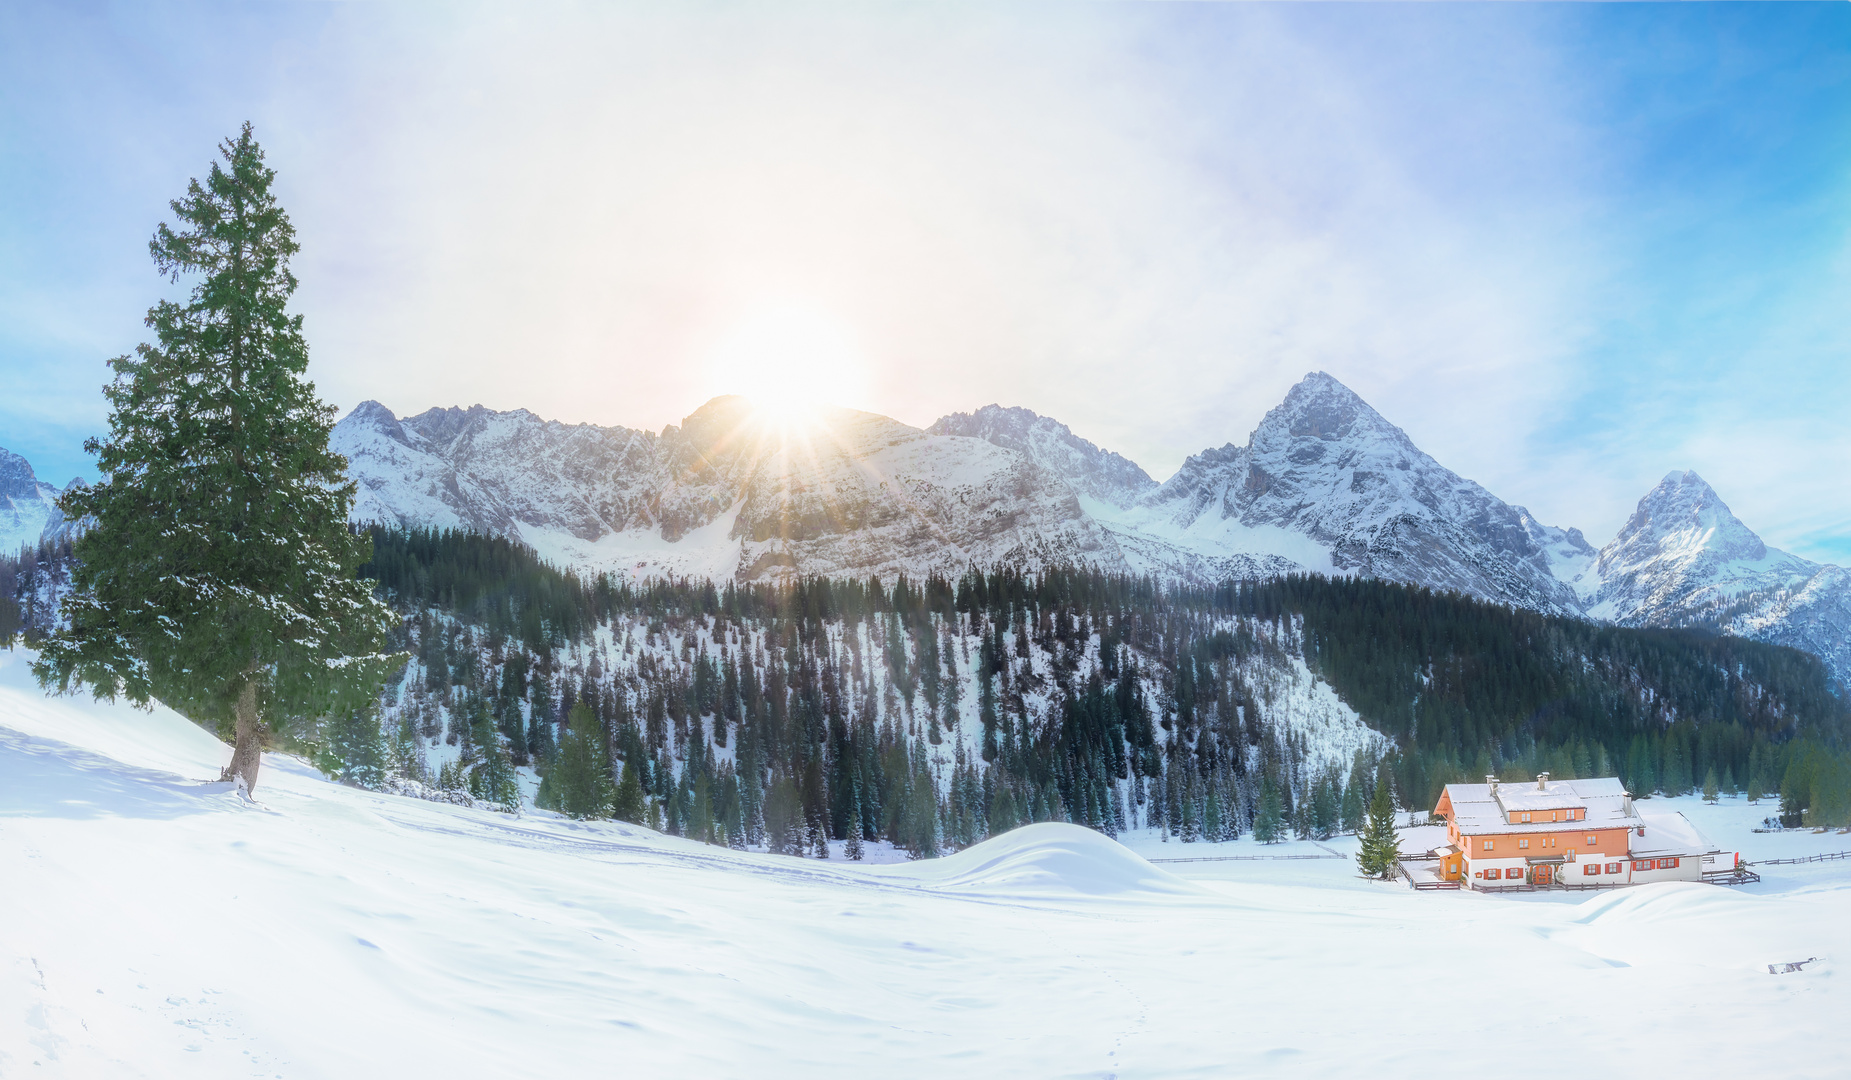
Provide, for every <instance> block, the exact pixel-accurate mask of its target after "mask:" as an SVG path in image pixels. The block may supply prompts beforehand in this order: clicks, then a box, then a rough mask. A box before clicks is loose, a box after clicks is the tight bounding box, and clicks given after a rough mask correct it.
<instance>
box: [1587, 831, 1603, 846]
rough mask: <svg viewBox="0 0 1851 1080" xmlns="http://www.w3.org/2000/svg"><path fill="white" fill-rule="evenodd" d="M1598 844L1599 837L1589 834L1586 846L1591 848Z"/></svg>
mask: <svg viewBox="0 0 1851 1080" xmlns="http://www.w3.org/2000/svg"><path fill="white" fill-rule="evenodd" d="M1598 843H1600V837H1598V836H1595V835H1594V834H1593V833H1589V834H1588V837H1587V846H1588V847H1593V846H1594V845H1595V844H1598Z"/></svg>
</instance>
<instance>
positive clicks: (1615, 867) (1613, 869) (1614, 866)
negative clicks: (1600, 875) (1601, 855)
mask: <svg viewBox="0 0 1851 1080" xmlns="http://www.w3.org/2000/svg"><path fill="white" fill-rule="evenodd" d="M1623 869H1625V868H1624V867H1623V866H1621V865H1620V864H1619V863H1616V862H1610V863H1608V864H1607V873H1609V874H1617V873H1619V872H1620V871H1621V870H1623Z"/></svg>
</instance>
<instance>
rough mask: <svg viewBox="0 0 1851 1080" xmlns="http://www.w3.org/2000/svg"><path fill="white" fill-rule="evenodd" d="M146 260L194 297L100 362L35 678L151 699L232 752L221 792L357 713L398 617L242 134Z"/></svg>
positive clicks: (370, 693)
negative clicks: (107, 376) (70, 557)
mask: <svg viewBox="0 0 1851 1080" xmlns="http://www.w3.org/2000/svg"><path fill="white" fill-rule="evenodd" d="M219 152H220V156H221V157H222V158H223V163H222V164H221V163H220V162H214V163H213V164H212V168H211V171H210V172H209V173H208V174H207V177H206V180H205V182H204V183H201V182H200V181H198V180H193V181H191V182H189V183H188V185H187V191H186V194H185V196H183V197H182V198H179V199H176V200H174V201H173V202H172V203H171V204H170V205H171V207H172V209H173V213H174V216H175V219H176V220H175V223H174V224H173V225H168V224H162V225H161V226H159V228H157V229H156V231H155V234H154V239H153V240H152V241H150V243H149V245H148V247H149V251H150V253H151V254H152V255H153V257H154V263H155V266H156V267H157V268H158V269H159V270H160V272H161V273H163V274H165V275H168V276H169V278H170V279H172V280H174V281H178V280H179V278H180V277H181V276H182V275H195V274H197V275H199V278H198V280H197V283H196V284H195V285H194V287H193V290H192V292H191V293H190V294H189V296H188V298H187V300H186V302H184V303H176V302H173V301H167V300H163V301H161V302H159V303H157V304H156V305H155V306H154V307H153V308H152V309H150V310H149V312H148V317H147V325H148V326H149V327H151V328H152V329H153V330H154V338H155V340H154V342H153V343H152V344H143V345H141V346H139V347H138V348H137V350H136V356H135V357H134V358H132V359H131V358H130V357H127V356H121V357H117V358H116V359H114V360H112V361H110V366H111V367H112V368H113V369H114V371H115V378H114V380H113V381H112V382H111V383H110V384H109V385H108V386H107V387H105V388H104V395H105V396H106V397H107V398H108V399H109V404H110V410H111V411H110V418H109V427H110V431H109V436H108V438H106V439H94V438H93V439H90V440H89V441H88V442H86V443H85V449H86V450H87V451H88V452H90V453H93V454H95V455H96V456H97V468H98V471H99V472H100V473H101V479H100V480H99V482H98V483H97V484H96V485H95V486H91V487H86V486H81V485H74V486H73V487H71V488H70V489H69V490H67V491H66V492H65V494H64V495H63V496H61V497H60V499H59V509H60V510H61V511H62V512H63V514H64V515H65V517H66V518H68V519H69V520H71V521H87V522H89V525H88V527H87V528H86V529H85V531H84V532H83V534H82V535H81V536H80V537H79V538H78V539H77V541H76V544H75V548H74V553H75V556H76V565H75V567H74V569H73V571H72V581H71V584H72V591H71V593H70V595H69V596H68V597H66V599H65V601H64V616H65V618H66V620H67V625H66V627H65V628H64V629H62V630H60V631H59V632H58V633H56V634H54V635H52V636H51V638H50V639H49V640H47V641H46V642H45V645H44V648H43V651H42V652H41V654H40V658H39V660H38V661H37V663H35V664H34V665H33V670H34V673H35V674H36V675H37V676H38V679H39V681H40V682H41V683H42V684H44V685H46V686H47V687H51V688H55V689H56V690H58V691H60V692H70V691H72V690H74V689H76V688H78V687H79V686H83V687H88V688H89V689H90V691H91V692H92V693H93V694H96V695H97V696H99V697H106V698H111V699H113V698H115V697H118V696H121V697H126V698H127V699H128V700H129V701H131V702H133V703H134V704H136V705H140V706H144V707H145V706H148V705H149V704H150V703H151V702H152V701H154V700H156V699H158V700H160V701H163V702H165V703H166V704H168V705H170V706H172V707H173V708H175V709H177V710H178V711H180V712H181V713H183V714H185V715H187V716H191V717H193V718H194V719H195V720H199V721H207V722H213V723H216V724H217V725H218V727H219V729H220V731H221V732H226V731H227V730H229V733H230V734H231V736H232V739H233V748H232V755H231V762H230V764H228V765H227V766H226V767H225V772H224V777H223V778H224V779H226V780H229V781H234V782H236V783H237V785H238V786H239V788H240V789H241V790H242V791H244V792H245V793H246V794H247V795H248V794H249V793H250V792H251V791H252V790H253V789H254V788H255V787H256V784H257V770H258V766H259V765H260V764H261V762H262V750H263V746H264V743H265V741H266V739H267V738H268V737H269V736H270V735H271V734H272V733H275V732H279V731H281V730H282V729H285V728H286V727H287V726H288V725H290V724H292V723H296V722H301V721H304V720H309V719H313V718H316V717H323V716H330V715H340V714H343V713H346V712H349V711H351V710H356V709H363V708H365V707H367V706H368V705H369V704H370V703H371V701H372V700H373V699H374V697H375V695H376V694H377V693H378V691H379V688H380V686H381V685H382V684H383V683H384V681H385V676H386V674H387V673H388V671H389V670H390V669H391V668H392V667H394V666H396V662H395V659H396V658H394V657H392V656H389V655H386V654H384V653H383V652H382V651H381V650H382V648H383V644H384V641H385V634H386V632H387V630H388V629H389V628H390V626H391V625H392V619H391V613H390V611H389V610H388V609H387V608H386V607H385V605H384V604H383V603H381V602H380V601H379V600H377V599H376V598H375V597H374V596H373V590H372V583H371V582H366V581H361V580H358V579H357V578H355V576H354V571H355V570H356V569H357V568H358V567H360V566H361V565H362V564H364V563H365V562H366V561H367V558H368V555H369V552H370V548H371V542H370V540H369V539H368V538H367V537H366V536H365V535H364V534H356V533H354V532H353V531H352V530H350V529H349V528H348V525H347V512H348V508H349V507H350V506H351V505H352V502H353V498H354V491H355V488H354V485H353V483H352V482H351V481H349V480H348V479H347V477H346V461H345V460H344V459H343V458H342V457H341V456H340V455H338V454H335V453H333V452H332V451H330V450H329V449H328V434H329V431H330V430H331V428H332V426H333V422H334V408H333V407H332V406H330V405H328V404H326V403H324V402H323V401H321V400H320V399H319V398H318V397H317V396H316V394H315V387H314V384H312V383H310V382H309V381H308V380H307V379H306V378H305V377H304V374H305V372H306V370H307V367H308V345H307V342H306V341H305V340H304V338H303V334H302V317H301V316H300V315H291V314H290V313H289V312H288V310H287V308H288V303H289V299H290V297H291V295H292V294H293V293H294V292H295V289H296V278H295V275H293V274H292V273H290V270H289V260H290V257H291V256H293V255H294V254H295V253H296V251H297V244H296V238H295V230H294V229H293V228H292V227H291V225H290V223H289V217H288V215H287V214H285V213H284V212H283V208H282V207H281V206H279V205H278V204H277V201H276V197H275V195H274V194H273V193H272V192H271V185H272V183H273V182H274V181H275V178H276V173H275V170H273V169H270V168H269V167H268V166H266V165H265V164H264V158H263V151H262V150H261V149H260V148H259V147H258V145H257V140H256V139H255V138H254V137H253V136H252V134H251V126H250V125H249V124H246V125H245V126H244V129H243V131H242V132H241V133H240V134H239V135H238V136H237V137H236V138H235V139H230V140H227V141H226V142H224V143H222V144H221V145H220V147H219Z"/></svg>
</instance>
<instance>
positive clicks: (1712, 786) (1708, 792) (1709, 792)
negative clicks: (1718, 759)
mask: <svg viewBox="0 0 1851 1080" xmlns="http://www.w3.org/2000/svg"><path fill="white" fill-rule="evenodd" d="M1718 787H1719V785H1718V783H1717V780H1716V770H1715V769H1711V770H1710V771H1708V772H1706V773H1704V774H1703V801H1704V802H1706V803H1713V802H1715V801H1716V796H1717V794H1718V793H1719V792H1718Z"/></svg>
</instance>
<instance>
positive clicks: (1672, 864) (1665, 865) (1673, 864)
mask: <svg viewBox="0 0 1851 1080" xmlns="http://www.w3.org/2000/svg"><path fill="white" fill-rule="evenodd" d="M1658 868H1659V869H1660V870H1676V869H1677V860H1676V859H1660V860H1658Z"/></svg>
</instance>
